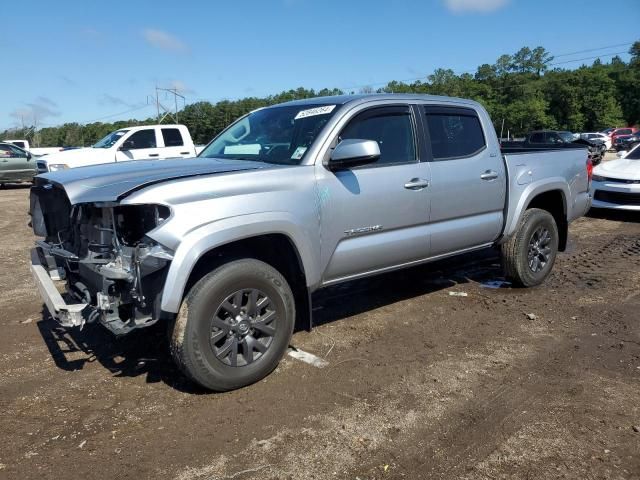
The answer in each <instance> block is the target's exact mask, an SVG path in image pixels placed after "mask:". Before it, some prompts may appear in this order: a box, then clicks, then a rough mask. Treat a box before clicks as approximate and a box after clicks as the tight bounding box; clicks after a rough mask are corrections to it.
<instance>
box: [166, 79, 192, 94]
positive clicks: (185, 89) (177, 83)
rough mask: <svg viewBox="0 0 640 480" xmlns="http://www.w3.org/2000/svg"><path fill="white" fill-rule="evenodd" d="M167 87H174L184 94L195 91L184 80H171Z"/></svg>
mask: <svg viewBox="0 0 640 480" xmlns="http://www.w3.org/2000/svg"><path fill="white" fill-rule="evenodd" d="M167 88H172V89H174V90H176V91H177V92H178V93H181V94H182V95H188V94H193V93H195V91H194V90H193V89H192V88H191V87H189V86H188V85H187V84H186V83H184V82H183V81H182V80H171V82H170V83H169V86H168V87H167Z"/></svg>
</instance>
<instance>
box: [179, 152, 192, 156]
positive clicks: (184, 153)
mask: <svg viewBox="0 0 640 480" xmlns="http://www.w3.org/2000/svg"><path fill="white" fill-rule="evenodd" d="M190 153H191V152H180V155H189V154H190Z"/></svg>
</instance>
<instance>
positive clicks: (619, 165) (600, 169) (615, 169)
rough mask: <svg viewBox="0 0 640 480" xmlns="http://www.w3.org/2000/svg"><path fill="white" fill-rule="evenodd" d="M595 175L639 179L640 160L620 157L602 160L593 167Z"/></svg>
mask: <svg viewBox="0 0 640 480" xmlns="http://www.w3.org/2000/svg"><path fill="white" fill-rule="evenodd" d="M593 173H594V174H595V175H600V176H602V177H609V178H620V179H622V180H640V160H633V159H626V158H620V159H618V160H611V161H609V162H604V163H601V164H600V165H598V166H597V167H596V168H594V169H593Z"/></svg>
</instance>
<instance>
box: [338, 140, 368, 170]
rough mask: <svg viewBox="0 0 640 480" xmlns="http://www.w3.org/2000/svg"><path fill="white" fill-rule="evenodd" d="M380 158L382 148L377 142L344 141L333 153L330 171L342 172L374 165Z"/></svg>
mask: <svg viewBox="0 0 640 480" xmlns="http://www.w3.org/2000/svg"><path fill="white" fill-rule="evenodd" d="M379 158H380V146H379V145H378V142H376V141H375V140H361V139H359V138H353V139H348V140H342V141H341V142H340V143H339V144H338V145H337V146H336V148H334V149H333V152H332V153H331V158H330V159H329V170H342V169H346V168H352V167H357V166H359V165H366V164H368V163H373V162H375V161H376V160H378V159H379Z"/></svg>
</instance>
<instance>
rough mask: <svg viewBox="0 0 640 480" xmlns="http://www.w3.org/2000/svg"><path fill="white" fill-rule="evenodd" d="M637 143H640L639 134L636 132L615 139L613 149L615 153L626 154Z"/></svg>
mask: <svg viewBox="0 0 640 480" xmlns="http://www.w3.org/2000/svg"><path fill="white" fill-rule="evenodd" d="M638 143H640V132H636V133H634V134H633V135H620V136H618V137H616V144H615V149H616V152H621V151H627V152H628V151H630V150H631V149H633V147H635V146H636V145H637V144H638Z"/></svg>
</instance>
